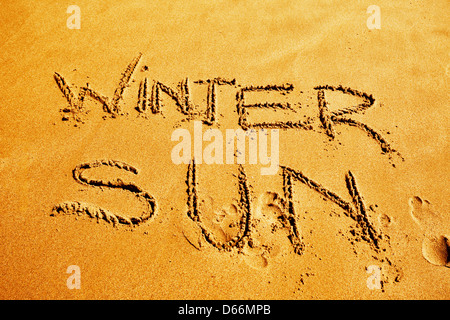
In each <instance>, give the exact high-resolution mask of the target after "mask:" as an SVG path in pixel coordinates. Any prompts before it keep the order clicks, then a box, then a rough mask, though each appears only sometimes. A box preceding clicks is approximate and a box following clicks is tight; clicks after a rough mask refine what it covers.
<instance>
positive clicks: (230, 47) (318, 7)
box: [0, 0, 450, 300]
mask: <svg viewBox="0 0 450 320" xmlns="http://www.w3.org/2000/svg"><path fill="white" fill-rule="evenodd" d="M74 4H75V5H77V6H78V7H79V8H80V22H81V25H80V29H69V28H68V25H67V20H68V19H69V17H70V16H71V13H67V11H66V10H67V7H68V5H69V4H68V3H67V2H61V1H59V2H55V1H38V2H30V1H22V0H17V1H9V2H6V3H4V2H2V3H1V5H0V17H1V23H0V31H1V34H2V35H3V37H2V38H3V39H2V43H1V45H0V48H1V50H0V61H1V66H2V67H1V69H0V70H1V71H0V72H1V73H0V79H1V81H0V108H1V112H0V146H1V147H0V200H1V204H2V205H1V208H0V237H1V243H2V245H1V246H0V260H1V261H2V263H1V267H0V271H1V272H0V298H1V299H288V300H290V299H449V298H450V290H449V288H450V269H449V268H448V267H449V266H450V262H449V261H450V257H449V250H450V249H449V247H450V213H449V208H450V207H449V202H448V199H449V196H450V194H449V188H448V180H449V165H448V159H449V150H450V148H449V138H448V134H449V112H448V108H449V105H448V101H449V96H448V92H449V88H448V81H449V78H448V77H449V73H448V69H449V29H448V21H447V19H446V18H447V16H446V15H445V12H448V10H449V9H450V5H449V3H448V2H447V1H415V0H413V1H408V2H402V3H399V2H392V1H381V0H380V1H378V2H377V3H376V5H377V6H379V8H380V10H381V11H380V17H381V24H380V27H381V28H380V29H369V28H368V25H367V20H368V19H369V17H370V15H371V14H370V13H367V8H368V7H369V6H370V5H372V4H374V3H371V2H367V1H356V2H348V1H237V0H235V1H213V2H210V1H166V2H160V1H157V2H156V1H144V0H135V1H127V2H126V3H119V1H101V2H98V1H82V0H79V1H77V2H76V3H74ZM196 126H197V128H201V130H202V133H203V132H206V130H208V129H217V130H218V132H220V133H222V134H223V136H224V137H225V132H226V130H227V129H233V130H236V129H239V128H241V129H246V130H247V132H256V133H258V134H259V136H257V137H258V139H261V134H263V133H264V132H265V133H267V134H268V137H269V138H270V137H273V135H274V133H273V131H271V130H272V129H278V133H279V168H278V171H276V173H275V174H272V175H270V174H269V175H262V174H261V168H264V167H268V165H265V164H262V163H260V162H259V160H258V162H257V163H256V164H254V163H250V161H249V159H250V156H251V155H250V151H249V149H248V148H247V149H246V151H245V153H244V155H245V156H246V158H245V159H246V161H245V163H242V164H237V163H236V162H235V163H233V164H227V163H226V161H225V154H223V162H224V163H223V164H207V163H205V159H203V160H204V161H203V162H202V163H200V161H198V159H196V160H195V161H191V163H190V164H188V163H181V164H175V163H174V162H173V159H172V157H171V153H172V150H173V148H174V147H175V146H176V145H177V144H178V143H179V142H178V141H172V140H173V139H171V137H172V134H173V133H174V131H175V130H177V129H186V130H188V132H189V133H190V135H191V137H192V143H194V142H193V141H194V135H195V130H196V129H195V127H196ZM262 129H265V131H262ZM186 130H184V131H183V132H186ZM252 130H254V131H252ZM216 132H217V131H216ZM270 139H271V138H270ZM270 139H269V141H270ZM259 141H260V140H259ZM210 143H211V142H207V141H203V149H204V148H206V147H207V146H208V144H210ZM268 143H269V142H268ZM225 144H226V142H225V139H224V141H223V145H225ZM269 145H270V144H269ZM192 147H193V145H192ZM224 150H225V147H224ZM269 152H270V148H269ZM193 156H194V155H193V153H192V154H191V156H190V157H189V158H193ZM237 156H238V155H237V154H236V157H237ZM258 159H259V158H258ZM73 265H75V266H78V267H79V275H80V278H79V279H80V285H81V287H80V289H70V288H69V287H70V284H71V280H70V279H69V277H71V276H73V275H72V274H71V273H68V272H67V270H68V267H69V266H73Z"/></svg>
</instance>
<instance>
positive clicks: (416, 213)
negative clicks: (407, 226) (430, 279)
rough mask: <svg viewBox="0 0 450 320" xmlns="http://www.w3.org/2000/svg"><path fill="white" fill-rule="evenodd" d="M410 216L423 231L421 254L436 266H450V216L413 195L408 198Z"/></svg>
mask: <svg viewBox="0 0 450 320" xmlns="http://www.w3.org/2000/svg"><path fill="white" fill-rule="evenodd" d="M409 205H410V207H411V217H412V219H413V220H414V221H415V222H416V223H417V224H418V225H419V226H420V228H421V229H422V231H423V234H424V239H423V243H422V254H423V256H424V258H425V259H426V260H427V261H428V262H430V263H432V264H434V265H438V266H446V267H450V217H445V218H444V217H443V216H441V215H440V214H438V213H437V212H435V211H433V210H432V206H431V204H430V202H429V201H427V200H422V199H421V198H419V197H417V196H415V197H412V198H410V199H409Z"/></svg>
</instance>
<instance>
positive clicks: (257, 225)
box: [242, 192, 290, 269]
mask: <svg viewBox="0 0 450 320" xmlns="http://www.w3.org/2000/svg"><path fill="white" fill-rule="evenodd" d="M255 209H256V210H255V212H254V218H253V219H252V231H251V239H250V241H249V243H248V246H246V247H245V248H244V249H243V250H242V253H243V258H244V260H245V262H246V263H247V264H248V265H249V266H251V267H253V268H256V269H263V268H266V267H268V266H269V265H270V262H271V260H272V259H273V258H275V257H276V256H278V255H279V254H280V253H281V252H282V249H283V248H284V247H288V246H290V242H289V234H290V233H289V230H290V224H289V222H288V215H287V212H286V211H287V210H286V205H285V201H284V199H283V198H281V197H280V196H279V195H278V194H277V193H275V192H265V193H263V194H262V195H261V196H260V197H259V199H258V202H257V207H256V208H255ZM281 234H283V235H282V236H280V237H278V235H281Z"/></svg>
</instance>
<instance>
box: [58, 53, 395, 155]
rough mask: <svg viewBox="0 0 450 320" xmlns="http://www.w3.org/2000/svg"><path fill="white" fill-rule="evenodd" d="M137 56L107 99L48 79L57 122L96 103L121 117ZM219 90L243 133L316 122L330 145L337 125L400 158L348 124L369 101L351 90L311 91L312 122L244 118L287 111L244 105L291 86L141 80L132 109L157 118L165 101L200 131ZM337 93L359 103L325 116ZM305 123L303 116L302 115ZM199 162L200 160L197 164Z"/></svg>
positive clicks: (212, 116) (210, 120)
mask: <svg viewBox="0 0 450 320" xmlns="http://www.w3.org/2000/svg"><path fill="white" fill-rule="evenodd" d="M141 57H142V54H141V53H139V54H138V55H137V56H136V57H135V58H134V59H133V60H132V61H131V62H130V64H129V65H128V66H127V67H126V69H125V70H124V72H123V73H122V76H121V77H120V79H119V81H118V85H117V87H116V89H115V90H114V93H113V96H112V97H108V96H105V95H103V94H101V93H99V92H98V91H96V90H94V89H93V88H91V87H89V85H88V84H87V85H86V86H81V87H80V88H79V91H78V94H77V95H76V94H75V93H74V91H73V87H71V86H69V85H68V83H67V81H66V80H65V78H64V77H63V76H62V75H60V74H59V73H55V74H54V79H55V81H56V84H57V86H58V88H59V89H60V91H61V92H62V94H63V96H64V97H65V99H66V100H67V103H68V106H67V107H65V108H62V109H61V112H62V114H63V117H62V118H63V120H71V119H73V120H74V121H76V122H78V123H79V122H81V123H83V122H84V120H83V119H84V117H85V116H86V115H87V113H88V111H87V110H86V109H85V107H84V101H85V100H86V99H87V98H89V99H92V100H93V101H95V102H97V103H99V104H100V105H101V106H102V109H103V111H104V112H105V113H106V115H109V116H111V117H112V118H116V117H119V116H123V115H125V113H124V111H123V107H122V100H123V94H124V92H125V90H126V89H127V88H129V87H131V86H132V84H131V82H132V81H131V78H132V76H133V74H134V72H135V70H136V67H137V65H138V64H139V62H140V60H141ZM191 85H196V86H207V92H206V111H200V110H198V106H196V105H195V104H194V103H193V102H192V97H191V93H190V92H191V89H190V86H191ZM219 86H228V87H233V88H235V89H236V95H235V104H234V106H233V108H234V109H235V110H236V112H237V114H238V125H239V126H240V127H241V128H242V129H243V130H248V129H302V130H312V129H313V124H314V122H315V121H316V120H318V121H320V127H322V128H323V130H324V133H325V134H326V135H327V136H328V138H329V139H330V140H334V139H335V137H336V130H337V128H336V127H337V126H338V125H348V126H350V127H355V128H358V129H360V130H362V131H363V132H365V133H366V134H367V136H368V137H369V138H371V139H372V140H374V141H375V142H376V143H377V144H378V145H379V146H380V148H381V151H382V153H384V154H387V155H388V156H389V158H391V157H392V156H393V155H397V156H399V157H400V158H401V159H402V160H403V158H402V157H401V155H400V154H399V153H398V152H397V151H396V150H395V149H394V148H393V147H392V146H391V145H390V143H389V142H388V141H387V140H386V139H385V138H384V137H383V136H382V135H381V134H380V133H379V132H378V131H376V130H375V129H373V128H371V127H369V126H368V125H367V124H365V123H363V122H360V121H357V120H354V119H352V118H349V117H348V116H349V115H351V114H363V113H364V112H365V111H366V110H368V109H369V108H371V107H373V106H374V104H375V98H374V97H373V96H372V95H371V94H368V93H365V92H361V91H358V90H355V89H352V88H348V87H344V86H342V85H338V86H330V85H320V86H316V87H314V90H316V91H317V108H318V114H317V115H316V116H315V117H307V118H306V120H299V121H292V120H283V119H280V118H278V119H277V116H278V115H276V114H275V115H274V118H273V119H272V120H270V121H254V120H251V119H249V112H252V113H254V112H258V111H259V112H263V111H267V110H275V111H282V110H293V107H292V104H291V103H287V102H278V103H273V102H267V101H263V102H260V103H257V102H254V101H253V102H252V101H247V100H248V98H249V97H248V96H249V95H251V94H252V93H254V92H259V93H261V92H265V93H271V94H276V95H279V96H280V97H282V96H286V95H289V94H291V93H292V92H293V90H294V85H293V84H290V83H285V84H281V85H277V84H269V85H262V86H253V85H250V86H242V85H240V84H238V83H237V81H236V79H232V80H230V79H224V78H221V77H217V78H213V79H207V80H197V81H193V82H190V81H189V79H188V78H186V79H183V80H181V81H180V82H179V83H178V85H177V87H176V88H171V87H169V86H167V85H165V84H164V83H162V82H160V81H158V80H152V81H150V80H149V79H148V78H147V77H145V78H144V79H143V80H141V81H140V83H139V88H138V95H137V100H138V101H137V103H136V107H135V110H136V111H137V112H138V114H139V115H142V116H144V117H148V116H149V115H150V114H154V115H156V114H161V113H162V110H163V108H164V104H163V101H166V99H163V98H162V97H163V96H164V97H165V98H168V100H169V101H172V102H173V103H174V104H175V106H176V109H177V111H178V112H179V113H180V114H181V115H182V116H184V117H185V120H188V121H189V120H200V121H202V122H203V123H204V124H206V125H210V126H211V125H213V124H218V119H217V112H218V111H217V110H218V109H220V108H223V106H219V105H218V102H217V101H218V100H217V93H218V87H219ZM333 91H334V92H338V93H342V94H343V95H345V96H352V97H355V98H358V99H359V100H361V101H362V102H361V103H359V104H356V105H354V106H351V107H346V108H339V109H337V110H333V111H332V110H330V108H329V102H328V100H327V98H326V93H327V92H333ZM305 117H306V115H305ZM197 160H198V161H199V162H200V159H197Z"/></svg>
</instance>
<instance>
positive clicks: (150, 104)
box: [52, 54, 398, 254]
mask: <svg viewBox="0 0 450 320" xmlns="http://www.w3.org/2000/svg"><path fill="white" fill-rule="evenodd" d="M140 59H141V54H139V55H138V56H137V57H136V58H135V59H133V61H132V62H131V63H130V64H129V65H128V66H127V68H126V69H125V71H124V73H123V74H122V77H121V78H120V81H119V84H118V86H117V88H116V89H115V91H114V95H113V97H112V98H109V97H106V96H103V95H102V94H100V93H98V92H97V91H95V90H94V89H92V88H90V87H89V86H84V87H81V88H80V91H79V93H78V97H75V95H74V93H73V91H72V88H71V87H70V86H69V85H68V84H67V82H66V80H65V79H64V77H62V76H61V75H60V74H58V73H55V75H54V78H55V81H56V83H57V85H58V87H59V89H60V90H61V92H62V93H63V95H64V97H65V98H66V100H67V102H68V106H67V107H66V108H64V109H62V112H63V114H64V118H63V120H70V119H69V116H72V118H73V120H75V121H79V120H80V117H81V116H82V115H83V113H85V110H84V108H83V102H84V100H85V99H86V98H88V97H89V98H91V99H93V100H94V101H96V102H97V103H100V104H101V105H102V106H103V110H104V112H105V113H107V114H109V115H111V117H113V118H115V117H118V116H121V115H123V111H122V104H121V101H122V96H123V93H124V91H125V90H126V89H127V88H128V87H129V86H130V79H131V77H132V75H133V72H134V70H135V69H136V66H137V65H138V63H139V61H140ZM194 83H195V84H197V85H206V86H207V99H206V101H207V109H206V112H205V113H198V112H196V111H195V110H194V109H195V108H194V106H193V104H192V102H191V99H190V94H189V93H190V90H189V81H188V80H187V79H186V80H183V81H181V82H180V83H179V85H178V87H177V89H176V90H174V89H172V88H170V87H168V86H166V85H164V84H163V83H161V82H159V81H153V84H152V85H151V86H150V85H149V80H148V79H147V78H144V79H143V80H142V81H141V83H140V86H139V93H138V102H137V106H136V110H137V111H138V112H139V113H140V114H148V113H150V112H151V113H153V114H158V113H160V112H161V108H162V107H163V105H162V100H161V95H162V94H165V95H166V96H168V97H169V98H170V99H171V100H173V101H174V102H175V104H176V106H177V110H178V111H179V112H180V113H181V114H183V115H185V116H186V119H189V120H201V121H202V122H203V123H204V124H206V125H212V124H214V123H216V122H217V118H216V113H217V100H216V92H217V86H233V87H235V88H236V90H237V93H236V110H237V113H238V116H239V120H238V124H239V126H240V127H241V128H242V130H248V129H253V128H257V129H305V130H311V129H312V121H314V119H307V120H306V121H297V122H294V121H273V120H271V122H253V121H249V119H248V113H247V112H248V109H256V110H262V109H289V108H291V105H290V104H289V103H268V102H263V103H248V102H246V95H247V94H249V93H250V92H252V91H262V92H275V93H277V94H278V93H279V94H281V95H283V94H286V93H289V92H291V91H292V90H293V87H294V86H293V85H292V84H283V85H265V86H246V87H241V86H239V85H237V84H236V80H235V79H233V80H227V79H223V78H214V79H208V80H202V81H195V82H194ZM150 87H151V88H150ZM314 89H315V90H317V106H318V116H317V118H318V119H319V120H320V123H321V127H322V128H323V130H324V132H325V134H326V135H327V136H328V137H329V138H330V139H334V138H335V135H336V129H335V125H336V124H344V125H349V126H352V127H356V128H359V129H361V130H363V131H364V132H365V133H367V135H368V136H369V137H370V138H371V139H373V140H374V141H375V142H377V143H378V145H379V146H380V147H381V150H382V151H383V153H386V154H388V155H389V156H391V155H392V154H394V153H396V151H395V150H394V149H393V148H392V147H391V146H390V144H389V143H388V142H387V141H386V140H385V139H384V138H383V137H382V136H381V135H380V134H379V133H378V132H377V131H375V130H374V129H372V128H370V127H369V126H367V125H366V124H364V123H362V122H359V121H356V120H353V119H351V118H348V117H346V115H349V114H353V113H362V112H364V111H365V110H367V109H368V108H370V107H372V106H373V105H374V102H375V99H374V98H373V96H372V95H369V94H366V93H364V92H360V91H358V90H354V89H351V88H346V87H343V86H329V85H324V86H316V87H315V88H314ZM327 90H331V91H338V92H341V93H343V94H347V95H352V96H356V97H358V98H360V99H362V103H360V104H358V105H356V106H352V107H348V108H341V109H338V110H336V111H330V110H329V109H328V102H327V99H326V97H325V92H326V91H327ZM197 125H201V124H200V123H197ZM264 141H265V140H264ZM233 143H234V142H233ZM189 149H190V148H189ZM263 153H266V152H263ZM397 154H398V153H397ZM198 159H199V157H197V158H195V156H194V158H193V159H187V161H179V162H180V164H181V163H185V164H186V165H187V173H186V185H187V189H185V190H186V192H187V202H186V204H187V216H188V217H189V218H190V219H191V220H192V222H193V223H195V224H196V225H197V227H198V228H199V230H201V233H202V235H203V238H204V239H205V240H206V241H207V242H208V243H209V244H210V245H212V246H214V247H216V248H218V249H231V248H243V247H245V246H247V245H249V246H254V241H253V238H252V237H253V236H252V233H253V231H254V230H253V227H252V226H253V222H254V217H253V215H252V200H251V199H252V197H251V196H250V189H251V185H250V184H251V181H249V179H248V177H247V174H246V170H245V168H244V166H243V165H242V163H240V162H238V173H237V175H236V176H235V178H237V189H238V194H239V199H238V203H237V210H236V211H237V212H238V213H239V215H240V220H239V222H238V223H237V224H238V230H237V231H236V233H235V234H234V236H231V237H228V238H227V239H226V240H221V239H219V238H218V237H217V236H216V235H215V234H214V232H212V231H211V230H210V228H208V226H207V224H205V221H204V219H203V214H204V212H202V208H201V206H200V204H199V202H200V194H199V192H198V190H199V189H201V185H199V183H198V181H199V175H200V173H199V165H201V161H198ZM230 163H231V162H230ZM101 167H112V168H116V169H118V170H121V171H122V172H123V171H127V172H129V173H133V174H135V175H137V174H138V169H137V168H135V167H134V166H132V165H131V164H127V163H124V162H121V161H116V160H110V159H103V160H95V161H92V162H88V163H82V164H79V165H78V166H76V167H75V168H74V169H73V172H72V174H73V178H74V179H75V181H76V182H77V183H80V184H82V185H85V186H89V187H96V188H110V189H117V190H121V191H126V192H129V193H131V194H133V195H135V196H136V197H137V199H139V200H140V201H141V202H143V203H144V204H145V205H146V210H144V211H143V212H142V213H140V214H139V215H138V216H129V215H123V214H121V213H117V212H111V211H109V210H106V209H103V208H101V207H98V206H96V205H93V204H90V203H84V202H78V201H67V202H63V203H60V204H58V205H56V206H55V207H54V208H53V211H52V215H58V214H70V215H85V216H88V217H90V218H94V219H98V220H104V221H106V222H108V223H110V224H112V225H115V226H116V225H129V226H138V225H141V224H143V223H145V222H147V221H150V220H151V219H152V218H153V217H154V216H155V214H156V213H157V211H158V201H157V199H156V198H155V197H154V196H153V195H151V194H150V193H149V192H147V191H145V190H144V189H143V188H141V187H140V186H138V185H137V184H135V183H133V182H127V181H124V180H122V179H121V178H115V179H111V180H103V179H95V178H92V174H91V175H86V174H85V172H86V171H87V170H96V168H101ZM276 167H277V170H275V171H274V172H279V171H281V173H278V177H279V179H280V180H281V183H282V185H283V192H284V195H283V196H280V205H281V210H280V211H281V215H280V216H279V217H278V219H279V220H280V221H282V228H284V229H285V230H286V231H287V234H288V238H289V240H290V242H291V244H292V247H293V249H294V252H295V253H297V254H302V252H303V251H304V248H305V244H304V243H303V238H302V235H301V231H300V226H299V225H298V221H299V219H298V214H297V212H296V210H295V206H294V202H298V199H296V201H294V198H295V194H294V192H293V186H294V184H296V183H300V185H301V186H303V187H306V188H309V189H312V190H314V191H315V192H317V193H318V194H319V195H320V196H321V197H323V198H324V199H326V200H330V201H332V202H333V203H334V204H336V205H337V206H339V207H340V208H342V209H343V210H344V212H345V215H346V216H347V217H349V218H350V219H352V220H353V221H354V223H355V224H356V227H357V228H359V229H360V232H358V237H360V239H359V240H363V241H366V242H367V243H369V245H370V246H371V247H372V248H373V249H374V250H376V251H379V250H381V242H382V240H383V236H382V234H381V233H380V232H379V231H378V230H376V228H374V226H373V224H372V223H371V221H370V219H369V217H368V214H367V211H366V206H365V204H364V201H363V197H362V195H361V193H360V190H359V188H358V187H357V183H356V178H355V176H354V174H353V173H352V172H351V171H348V172H347V173H346V175H345V184H346V187H347V191H348V195H347V197H350V198H351V201H346V200H344V198H345V197H341V196H340V195H338V194H336V193H334V192H332V191H331V190H329V189H328V188H326V187H325V186H323V185H322V184H320V183H318V182H317V181H314V180H312V179H311V178H309V177H307V176H306V175H305V174H303V173H302V172H301V171H300V170H298V169H296V168H291V167H287V166H283V165H280V166H279V167H280V168H281V169H282V170H278V161H277V163H276ZM276 176H277V175H276ZM235 178H233V179H235Z"/></svg>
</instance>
